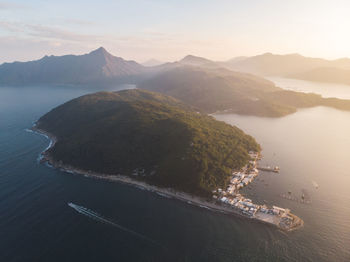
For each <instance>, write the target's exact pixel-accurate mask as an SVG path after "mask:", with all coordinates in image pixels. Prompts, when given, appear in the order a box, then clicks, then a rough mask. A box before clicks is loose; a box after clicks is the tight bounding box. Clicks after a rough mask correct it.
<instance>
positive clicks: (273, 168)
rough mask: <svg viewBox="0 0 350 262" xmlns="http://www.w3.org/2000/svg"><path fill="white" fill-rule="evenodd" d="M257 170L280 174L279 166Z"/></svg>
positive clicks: (262, 167)
mask: <svg viewBox="0 0 350 262" xmlns="http://www.w3.org/2000/svg"><path fill="white" fill-rule="evenodd" d="M257 169H258V170H261V171H267V172H273V173H279V172H280V168H279V167H278V166H275V167H270V166H258V167H257Z"/></svg>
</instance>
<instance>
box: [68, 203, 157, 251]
mask: <svg viewBox="0 0 350 262" xmlns="http://www.w3.org/2000/svg"><path fill="white" fill-rule="evenodd" d="M68 206H70V207H71V208H73V209H74V210H75V211H77V212H78V213H80V214H82V215H84V216H87V217H89V218H92V219H94V220H96V221H98V222H101V223H104V224H107V225H110V226H113V227H116V228H118V229H120V230H123V231H125V232H128V233H130V234H132V235H134V236H137V237H139V238H142V239H143V240H146V241H149V242H151V243H153V244H155V245H159V244H158V243H156V242H155V241H153V240H152V239H150V238H148V237H146V236H144V235H141V234H139V233H137V232H135V231H132V230H130V229H128V228H126V227H123V226H121V225H118V224H116V223H114V222H113V221H111V220H109V219H106V218H104V217H102V216H101V215H100V214H98V213H96V212H94V211H92V210H90V209H88V208H86V207H83V206H79V205H76V204H74V203H71V202H70V203H68Z"/></svg>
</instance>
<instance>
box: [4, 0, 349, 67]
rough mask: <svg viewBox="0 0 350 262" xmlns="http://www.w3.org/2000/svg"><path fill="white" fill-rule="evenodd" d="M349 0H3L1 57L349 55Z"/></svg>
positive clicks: (166, 58) (170, 58) (140, 58)
mask: <svg viewBox="0 0 350 262" xmlns="http://www.w3.org/2000/svg"><path fill="white" fill-rule="evenodd" d="M346 7H350V3H349V2H347V1H344V0H337V1H328V0H324V1H316V0H312V1H308V2H307V3H306V2H305V1H300V0H297V1H277V0H264V1H256V0H254V1H249V3H248V2H241V1H226V0H223V1H219V2H217V1H211V0H206V1H197V0H196V1H191V2H189V1H166V2H165V1H159V0H143V1H133V0H132V1H118V2H115V1H109V0H108V1H100V2H98V3H96V2H93V1H74V3H71V2H69V1H66V0H64V1H60V2H56V3H51V2H50V3H48V2H47V1H42V0H34V1H31V2H30V3H29V2H28V1H23V0H15V1H0V16H1V18H0V47H1V48H0V50H1V56H0V63H3V62H12V61H28V60H34V59H38V58H40V57H42V56H44V55H64V54H84V53H88V52H90V51H91V50H93V49H96V48H98V47H99V46H103V47H105V48H106V49H107V50H108V51H109V52H111V53H112V54H114V55H116V56H120V57H124V58H125V59H130V60H136V61H138V62H144V61H146V60H148V59H152V58H153V59H157V60H160V61H175V60H178V59H181V58H182V57H184V56H185V55H188V54H192V55H196V56H202V57H206V58H209V59H212V60H217V61H218V60H228V59H231V58H234V57H237V56H254V55H259V54H263V53H266V52H271V53H274V54H290V53H298V54H301V55H303V56H307V57H320V58H325V59H338V58H343V57H350V51H349V48H348V47H349V46H350V37H349V35H348V28H349V26H350V17H349V16H348V13H347V10H349V8H346Z"/></svg>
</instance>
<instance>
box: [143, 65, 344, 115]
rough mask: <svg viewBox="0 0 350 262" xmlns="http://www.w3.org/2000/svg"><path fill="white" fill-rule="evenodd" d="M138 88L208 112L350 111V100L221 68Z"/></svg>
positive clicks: (168, 75)
mask: <svg viewBox="0 0 350 262" xmlns="http://www.w3.org/2000/svg"><path fill="white" fill-rule="evenodd" d="M139 88H142V89H147V90H151V91H156V92H160V93H163V94H165V95H169V96H172V97H175V98H177V99H179V100H181V101H183V102H184V103H186V104H188V105H191V106H194V107H196V108H198V109H199V110H201V111H202V112H205V113H214V112H217V111H220V112H226V113H237V114H246V115H256V116H266V117H280V116H285V115H288V114H291V113H294V112H296V111H297V109H298V108H305V107H313V106H329V107H333V108H337V109H342V110H350V100H341V99H336V98H332V99H330V98H322V97H321V96H320V95H316V94H306V93H301V92H293V91H287V90H283V89H281V88H279V87H277V86H275V85H274V83H272V82H270V81H268V80H266V79H264V78H261V77H258V76H253V75H251V74H246V73H239V72H233V71H230V70H227V69H222V68H216V69H209V68H201V67H194V66H179V67H175V68H170V69H168V70H164V71H163V72H160V73H158V74H156V75H154V76H153V77H152V78H149V79H147V80H145V81H143V82H141V83H139Z"/></svg>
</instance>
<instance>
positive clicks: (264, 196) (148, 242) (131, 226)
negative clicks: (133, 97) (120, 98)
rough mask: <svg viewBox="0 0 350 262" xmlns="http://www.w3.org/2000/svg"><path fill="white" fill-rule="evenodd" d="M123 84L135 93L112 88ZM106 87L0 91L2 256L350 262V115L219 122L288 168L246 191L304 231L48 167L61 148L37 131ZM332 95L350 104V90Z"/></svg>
mask: <svg viewBox="0 0 350 262" xmlns="http://www.w3.org/2000/svg"><path fill="white" fill-rule="evenodd" d="M278 81H279V82H278V85H279V86H281V87H282V88H288V89H290V88H291V85H292V88H295V89H299V90H300V91H305V92H316V91H317V92H318V93H320V94H322V95H324V96H328V94H329V93H328V92H329V91H327V93H322V87H323V86H322V87H320V88H319V89H317V88H314V89H315V90H312V89H311V90H308V89H306V90H305V81H303V83H302V84H303V85H302V86H295V85H298V81H296V82H293V81H292V82H293V83H291V80H290V79H285V82H283V79H281V78H279V79H278ZM316 85H317V84H316ZM306 86H307V85H306ZM310 86H311V87H312V86H315V83H312V85H311V83H310ZM329 86H330V87H329V88H331V87H332V86H331V85H329ZM124 88H132V86H116V87H114V88H111V89H110V90H119V89H124ZM320 90H321V91H320ZM96 91H101V90H100V89H98V88H96V89H93V88H89V89H87V88H84V87H73V86H54V87H53V86H50V87H48V86H21V87H0V261H4V262H12V261H13V262H14V261H18V262H20V261H21V262H22V261H23V262H32V261H33V262H40V261H43V262H51V261H59V262H62V261H84V262H89V261H315V262H319V261H332V262H333V261H350V167H349V163H350V112H345V111H339V110H336V109H332V108H326V107H315V108H310V109H302V110H299V111H298V112H296V113H294V114H292V115H288V116H285V117H281V118H265V117H254V116H241V115H234V114H231V115H216V116H215V117H216V118H217V119H218V120H221V121H225V122H227V123H229V124H232V125H236V126H238V127H239V128H241V129H243V130H244V131H245V132H246V133H248V134H250V135H252V136H254V137H255V138H256V140H257V141H258V142H259V143H260V144H261V146H262V148H263V151H262V154H263V159H262V160H261V162H260V165H262V166H267V165H270V166H275V165H277V166H279V167H280V170H281V171H280V173H279V174H276V173H269V172H262V171H261V172H260V174H259V176H258V178H257V179H256V180H255V181H254V182H253V183H251V184H250V185H249V186H248V187H246V188H244V189H243V191H242V193H243V194H244V195H246V196H247V197H249V198H251V199H252V200H253V201H254V202H256V203H260V204H267V205H269V206H272V205H276V206H280V207H284V208H289V209H291V211H292V212H293V213H294V214H296V215H298V216H299V217H301V218H302V219H303V220H304V222H305V224H304V226H303V227H302V228H300V229H298V230H296V231H292V232H283V231H280V230H278V229H276V228H275V227H273V226H269V225H266V224H262V223H259V222H256V221H251V220H249V219H246V218H241V217H237V216H233V215H226V214H222V213H217V212H213V211H211V210H208V209H205V208H200V207H196V206H192V205H190V204H188V203H185V202H181V201H179V200H175V199H170V198H166V197H163V196H161V195H158V194H155V193H152V192H148V191H145V190H142V189H139V188H136V187H133V186H128V185H123V184H119V183H112V182H108V181H103V180H98V179H91V178H87V177H84V176H80V175H74V174H70V173H65V172H63V171H59V170H56V169H53V168H51V167H50V166H47V165H45V164H41V163H40V162H39V161H38V156H39V154H40V152H42V151H43V150H44V149H45V148H47V146H48V145H49V142H50V141H49V140H48V139H47V138H46V137H44V136H42V135H39V134H37V133H33V132H31V131H30V128H31V127H32V125H33V123H34V122H35V121H36V120H37V119H38V118H39V117H40V116H42V115H43V114H45V113H46V112H48V111H50V110H51V109H53V108H54V107H56V106H58V105H60V104H62V103H64V102H66V101H68V100H70V99H73V98H76V97H78V96H81V95H84V94H87V93H93V92H96ZM333 95H334V96H339V97H344V98H349V97H350V86H349V87H348V89H347V90H343V92H342V93H337V94H333ZM286 196H287V197H286ZM288 197H289V198H291V199H288ZM302 198H304V199H307V201H304V202H307V203H303V202H302V201H300V200H301V199H302Z"/></svg>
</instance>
